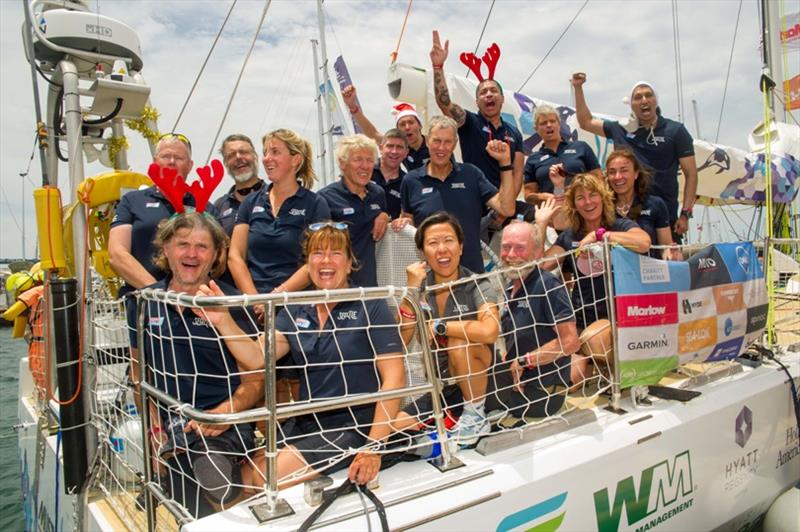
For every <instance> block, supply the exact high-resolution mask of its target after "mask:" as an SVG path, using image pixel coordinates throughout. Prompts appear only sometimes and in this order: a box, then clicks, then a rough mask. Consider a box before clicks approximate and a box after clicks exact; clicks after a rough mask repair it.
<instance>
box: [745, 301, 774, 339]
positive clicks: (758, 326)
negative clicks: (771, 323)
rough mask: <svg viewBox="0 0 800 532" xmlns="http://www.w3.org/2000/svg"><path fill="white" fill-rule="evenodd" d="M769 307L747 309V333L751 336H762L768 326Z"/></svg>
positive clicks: (760, 306) (765, 305) (759, 306)
mask: <svg viewBox="0 0 800 532" xmlns="http://www.w3.org/2000/svg"><path fill="white" fill-rule="evenodd" d="M768 309H769V305H767V304H764V305H757V306H755V307H747V325H746V327H745V333H746V334H748V335H750V334H754V333H757V334H758V335H761V333H762V332H763V331H764V327H766V326H767V310H768Z"/></svg>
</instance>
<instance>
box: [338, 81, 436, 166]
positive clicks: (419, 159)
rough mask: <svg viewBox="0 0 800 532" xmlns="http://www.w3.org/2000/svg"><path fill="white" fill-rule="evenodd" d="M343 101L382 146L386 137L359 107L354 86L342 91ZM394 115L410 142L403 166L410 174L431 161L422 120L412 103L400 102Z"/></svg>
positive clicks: (396, 123) (364, 129)
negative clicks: (423, 132)
mask: <svg viewBox="0 0 800 532" xmlns="http://www.w3.org/2000/svg"><path fill="white" fill-rule="evenodd" d="M342 99H343V100H344V103H345V104H346V105H347V108H348V110H349V111H350V114H351V115H352V116H353V120H355V121H356V124H358V127H360V128H361V131H363V132H364V134H365V135H366V136H368V137H369V138H371V139H372V140H374V141H375V142H377V143H378V145H381V146H382V145H383V137H384V136H383V135H381V133H380V132H379V131H378V129H377V128H376V127H375V126H374V125H373V123H372V122H370V120H369V119H368V118H367V117H366V115H365V114H364V110H363V109H361V106H359V105H358V102H357V96H356V88H355V87H354V86H353V85H348V86H347V87H345V88H344V89H342ZM392 114H393V115H394V120H395V127H396V128H397V129H399V130H400V131H402V132H403V135H405V136H406V140H407V141H408V153H407V154H406V155H405V158H404V159H403V166H405V167H406V172H410V171H411V170H414V169H416V168H419V167H420V166H423V165H424V164H425V163H427V162H428V159H430V154H429V153H428V144H427V143H426V142H425V136H424V135H423V134H422V120H420V118H419V114H417V110H416V108H415V107H414V106H413V105H411V104H410V103H403V102H400V103H398V104H396V105H395V106H393V107H392Z"/></svg>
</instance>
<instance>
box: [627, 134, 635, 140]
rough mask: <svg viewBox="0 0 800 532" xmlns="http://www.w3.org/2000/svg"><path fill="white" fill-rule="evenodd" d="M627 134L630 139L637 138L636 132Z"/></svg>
mask: <svg viewBox="0 0 800 532" xmlns="http://www.w3.org/2000/svg"><path fill="white" fill-rule="evenodd" d="M625 136H626V137H628V138H629V139H635V138H636V133H628V134H627V135H625Z"/></svg>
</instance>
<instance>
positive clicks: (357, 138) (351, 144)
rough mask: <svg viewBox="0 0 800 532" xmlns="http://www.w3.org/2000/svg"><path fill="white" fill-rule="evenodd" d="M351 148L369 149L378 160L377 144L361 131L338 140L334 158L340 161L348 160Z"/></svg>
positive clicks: (345, 161)
mask: <svg viewBox="0 0 800 532" xmlns="http://www.w3.org/2000/svg"><path fill="white" fill-rule="evenodd" d="M353 150H369V151H371V152H372V156H373V157H374V158H375V160H376V161H377V160H378V145H377V144H376V143H375V141H374V140H372V139H371V138H369V137H368V136H366V135H362V134H361V133H356V134H355V135H350V136H347V137H345V138H343V139H342V140H340V141H339V145H338V146H336V160H337V161H339V162H342V163H347V162H348V161H350V153H352V152H353Z"/></svg>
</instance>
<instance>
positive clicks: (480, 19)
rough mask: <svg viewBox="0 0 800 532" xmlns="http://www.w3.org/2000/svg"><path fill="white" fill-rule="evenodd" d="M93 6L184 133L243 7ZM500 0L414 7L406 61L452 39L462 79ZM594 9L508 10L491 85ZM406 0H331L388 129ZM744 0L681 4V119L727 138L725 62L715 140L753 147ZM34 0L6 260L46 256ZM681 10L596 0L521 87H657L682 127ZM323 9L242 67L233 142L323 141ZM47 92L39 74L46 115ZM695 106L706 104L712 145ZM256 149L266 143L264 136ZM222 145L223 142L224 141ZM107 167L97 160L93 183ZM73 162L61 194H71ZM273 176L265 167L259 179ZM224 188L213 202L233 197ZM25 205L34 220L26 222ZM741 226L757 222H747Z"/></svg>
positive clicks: (506, 2) (7, 42)
mask: <svg viewBox="0 0 800 532" xmlns="http://www.w3.org/2000/svg"><path fill="white" fill-rule="evenodd" d="M89 5H90V7H91V9H92V10H93V11H99V12H100V13H101V14H103V15H105V16H109V17H111V18H115V19H117V20H119V21H122V22H124V23H126V24H128V25H129V26H131V27H132V28H133V29H134V30H135V31H136V32H137V33H138V35H139V39H140V42H141V47H142V53H143V58H144V67H143V69H142V75H143V76H144V79H145V80H146V81H147V83H148V84H149V85H150V87H151V91H152V92H151V100H152V103H153V104H154V105H155V107H156V108H157V109H158V110H159V112H160V113H161V118H160V120H159V129H160V130H161V131H170V130H172V129H173V125H174V124H175V121H176V118H177V117H178V114H179V111H180V109H181V107H182V106H183V105H184V102H185V101H186V100H187V97H188V96H189V92H190V89H191V87H192V84H193V83H194V82H195V78H196V76H197V74H198V72H199V70H200V68H201V66H202V64H203V61H204V60H205V59H206V55H207V53H208V51H209V49H210V48H211V45H212V42H213V41H214V38H215V36H216V35H217V32H218V31H219V28H220V26H221V24H222V21H223V19H224V17H225V15H226V13H227V12H228V9H229V8H230V6H231V2H230V1H218V0H202V1H193V0H172V1H170V0H138V1H123V0H90V1H89ZM491 5H492V3H491V2H490V1H478V0H458V1H436V2H434V1H432V0H416V1H415V2H413V6H412V9H411V13H410V16H409V18H408V23H407V26H406V29H405V33H404V36H403V39H402V42H401V44H400V48H399V53H398V61H399V62H402V63H408V64H412V65H418V66H425V67H427V66H428V65H429V64H430V59H429V56H428V53H429V51H430V47H431V31H432V30H434V29H437V30H439V32H440V34H441V36H442V38H443V39H449V41H450V58H449V60H448V61H447V64H446V65H445V69H446V70H447V71H448V72H456V73H457V72H459V71H463V72H466V67H464V66H463V65H462V64H461V63H460V62H459V61H458V58H457V56H458V54H459V53H460V52H462V51H472V50H474V48H475V46H476V45H477V43H478V39H479V37H480V35H481V30H482V28H483V26H484V22H486V18H487V14H488V13H489V9H490V6H491ZM582 5H583V2H582V1H577V0H568V1H559V0H549V1H546V2H545V1H532V0H522V1H517V0H497V1H496V2H495V3H494V7H493V8H492V12H491V16H490V17H489V20H488V24H487V25H486V29H485V33H484V35H483V38H482V40H481V45H480V50H479V55H481V53H482V51H483V50H484V49H485V48H486V47H487V46H488V45H489V44H491V43H492V42H497V43H498V44H499V45H500V47H501V49H502V58H501V60H500V63H499V65H498V67H497V71H496V74H495V78H496V79H498V80H500V81H501V83H502V84H503V86H504V87H506V90H509V89H511V90H519V89H520V87H521V86H522V85H523V83H524V82H525V80H526V79H527V78H528V76H529V75H530V74H531V72H532V71H533V70H534V67H535V66H536V65H537V64H539V62H540V61H541V60H542V58H543V57H544V56H545V54H546V53H547V51H548V50H549V49H550V48H551V47H552V46H553V44H554V43H555V42H556V40H557V39H558V37H559V35H560V34H561V33H562V32H563V31H564V28H565V27H566V26H567V24H569V22H570V20H572V18H573V17H574V16H575V14H576V13H577V12H578V10H579V9H580V8H581V6H582ZM263 6H264V2H262V1H261V0H239V1H238V2H237V3H236V5H235V7H234V9H233V11H232V12H231V17H230V20H229V21H228V24H227V26H226V28H225V31H224V32H223V33H222V36H221V37H220V40H219V42H218V44H217V46H216V49H215V50H214V53H213V54H212V55H211V57H210V59H209V61H208V64H207V66H206V69H205V73H204V75H203V76H202V77H201V79H200V80H199V82H198V84H197V87H196V89H195V91H194V93H193V95H192V96H191V98H189V100H188V105H187V107H186V111H185V112H184V115H183V117H182V118H181V120H180V122H179V123H178V125H177V127H176V128H175V130H176V131H178V132H181V133H184V134H185V135H187V136H188V137H189V138H190V139H191V140H192V144H193V147H194V154H193V155H194V160H195V163H196V164H204V163H205V161H206V159H207V155H208V154H209V151H210V150H212V149H214V152H215V154H216V149H217V148H218V146H214V145H213V144H214V135H215V134H216V131H217V128H218V127H219V125H220V121H221V120H222V117H223V114H224V111H225V107H226V105H227V103H228V100H229V97H230V95H231V92H232V90H233V87H234V84H235V82H236V78H237V76H238V74H239V71H240V69H241V67H242V62H243V61H244V57H245V54H246V51H247V49H248V47H249V45H250V42H251V40H252V38H253V33H254V31H255V29H256V27H257V24H258V20H259V18H260V16H261V12H262V9H263ZM407 6H408V4H407V2H406V1H384V2H376V1H355V0H327V1H326V2H325V3H324V12H325V18H326V22H327V31H326V36H327V48H328V56H329V58H330V60H331V63H332V62H333V60H334V59H335V58H336V56H338V55H340V54H341V55H343V56H344V58H345V61H346V62H347V65H348V68H349V70H350V74H351V75H352V77H353V80H354V83H355V84H356V86H357V88H358V93H359V98H360V101H361V105H362V107H363V109H364V111H365V113H366V115H367V116H368V117H369V118H370V119H371V120H372V121H373V123H375V125H376V126H377V127H378V129H379V130H385V129H388V128H389V127H391V126H392V125H393V124H392V116H391V114H390V107H391V105H392V103H393V102H392V100H391V99H390V97H389V94H388V90H387V88H386V78H387V69H388V66H389V64H390V62H391V58H390V54H391V52H392V51H393V50H394V49H395V46H396V45H397V41H398V36H399V34H400V29H401V26H402V23H403V19H404V17H405V14H406V8H407ZM738 9H739V1H737V0H732V1H728V0H711V1H703V0H691V1H689V0H685V1H684V0H679V1H678V2H677V16H678V31H679V34H680V40H679V43H680V58H681V61H680V66H681V71H682V80H683V83H682V88H683V98H684V110H683V114H682V116H681V118H682V120H683V121H684V122H685V123H686V126H687V127H688V129H689V131H690V132H691V133H692V134H693V135H694V136H695V137H698V136H699V137H702V138H705V139H707V140H710V141H714V140H715V136H716V130H717V127H718V118H719V114H720V106H721V104H722V95H723V90H724V87H725V77H726V72H727V68H728V61H729V58H731V57H732V59H731V72H730V81H729V84H728V88H727V95H726V101H725V108H724V109H725V112H724V116H723V120H722V124H721V126H720V133H719V143H721V144H725V145H729V146H734V147H738V148H742V149H746V147H747V135H748V133H749V132H750V130H751V129H752V128H753V127H754V126H755V125H756V124H758V122H759V121H760V118H761V97H760V93H759V91H758V79H759V76H760V70H761V65H760V55H759V30H758V16H757V6H756V2H755V0H743V1H742V7H741V20H740V24H739V30H738V32H737V34H736V40H735V46H734V47H733V54H732V56H731V49H732V44H733V38H734V27H735V23H736V18H737V10H738ZM23 20H24V14H23V10H22V0H0V169H1V170H2V171H0V257H6V258H11V257H21V256H22V255H23V251H22V237H21V232H22V230H21V228H22V226H23V220H24V227H25V229H26V240H25V251H24V255H25V256H26V257H31V256H33V255H34V253H35V249H36V245H37V242H36V240H35V221H34V217H33V204H32V194H31V190H32V188H33V187H34V186H37V187H38V186H40V184H41V169H40V167H39V158H38V154H36V157H35V158H34V160H33V162H32V163H31V164H30V171H29V173H28V175H27V178H23V177H21V176H20V174H21V173H24V172H25V171H26V169H27V168H28V165H29V159H30V156H31V153H32V147H33V141H34V132H35V113H34V106H33V92H32V90H31V86H32V85H31V79H30V71H29V66H28V64H27V63H26V61H25V57H24V53H23V47H22V40H21V37H20V27H21V25H22V21H23ZM672 20H673V11H672V2H670V1H661V0H629V1H625V2H618V1H613V0H590V2H589V3H588V4H587V6H586V7H585V9H583V11H582V12H581V14H580V15H579V16H578V18H577V19H576V20H575V22H574V23H573V24H572V26H571V27H570V29H569V31H568V32H567V33H566V34H565V35H564V37H563V38H562V39H561V40H560V42H558V44H557V45H556V46H555V47H554V48H553V50H552V51H551V52H550V55H549V56H548V57H547V59H546V60H545V61H544V62H543V63H542V65H541V66H540V67H539V69H538V70H537V71H536V72H535V74H534V75H533V77H532V78H531V79H530V81H528V82H527V84H526V85H525V86H524V89H522V90H521V92H523V93H525V94H527V95H529V96H532V97H537V98H541V99H545V100H549V101H553V102H559V103H564V104H571V101H570V99H571V96H570V87H569V82H568V80H569V77H570V75H571V73H572V72H575V71H583V72H587V74H588V82H587V84H586V86H585V89H586V94H587V100H588V102H589V105H590V107H591V109H592V110H593V111H595V112H600V113H606V114H612V115H624V114H627V107H626V105H625V104H624V103H623V101H622V98H623V97H624V96H625V95H627V94H628V93H629V91H630V88H631V85H632V84H633V83H634V82H635V81H637V80H647V81H649V82H651V83H652V84H653V85H654V86H655V87H656V89H657V91H658V96H659V104H660V106H661V109H662V111H663V113H664V114H665V116H667V117H670V118H674V119H677V118H678V117H679V113H680V111H679V109H678V97H677V94H678V93H677V85H676V65H675V56H674V39H673V24H672ZM317 35H318V30H317V15H316V4H315V2H313V1H309V0H296V1H289V0H275V1H273V2H272V5H271V7H270V8H269V10H268V12H267V15H266V20H265V23H264V25H263V28H262V30H261V32H260V34H259V38H258V41H257V43H256V46H255V48H254V50H253V53H252V56H251V58H250V61H249V63H248V65H247V68H246V69H245V71H244V73H243V77H242V80H241V83H240V87H239V90H238V93H237V95H236V98H235V99H234V100H233V103H232V105H231V108H230V112H229V114H228V117H227V119H226V120H225V122H224V123H223V127H222V135H221V137H220V139H221V138H223V137H224V136H225V135H227V134H229V133H234V132H237V133H245V134H247V135H249V136H250V137H251V138H253V139H254V140H256V139H260V138H261V136H262V135H263V134H264V133H266V132H267V131H271V130H273V129H276V128H279V127H287V128H290V129H294V130H295V131H297V132H298V133H300V134H301V135H303V136H305V137H306V138H308V139H309V140H311V141H312V143H314V144H315V146H316V144H317V138H318V133H317V115H316V104H315V103H314V69H313V56H312V46H311V42H310V41H311V39H313V38H317ZM45 85H46V84H45V83H44V82H42V81H41V79H40V80H39V90H40V93H41V94H42V95H43V96H42V103H43V106H44V105H46V103H45V102H46V97H45ZM692 100H696V102H697V108H698V114H697V120H698V121H699V125H700V135H698V133H697V130H696V126H695V115H694V113H693V111H692V103H691V102H692ZM128 139H129V141H130V143H131V145H132V150H131V152H130V154H129V159H128V161H129V164H130V165H131V168H132V170H135V171H138V172H142V173H146V171H147V165H148V164H149V162H150V154H149V151H148V149H147V145H146V143H145V141H144V140H143V139H142V138H141V136H139V135H138V134H137V133H135V132H128ZM256 142H257V140H256ZM217 144H218V142H217ZM104 171H105V169H104V168H103V167H101V166H99V165H97V164H92V165H87V166H86V175H87V176H91V175H95V174H98V173H101V172H104ZM66 172H67V170H66V166H65V165H62V168H61V176H60V181H59V184H60V186H61V188H62V195H63V197H64V198H65V201H66V198H67V197H68V191H67V184H68V182H67V174H66ZM261 172H262V175H263V169H261ZM230 184H231V182H230V181H229V180H228V179H227V178H226V180H225V181H223V184H222V185H220V187H219V189H218V191H217V194H215V196H216V195H219V194H220V193H221V191H222V190H223V189H225V190H227V188H228V186H230ZM23 210H24V216H23ZM732 223H734V224H741V225H742V227H745V226H746V224H749V223H750V221H749V217H747V216H742V218H741V219H740V220H738V221H737V220H736V217H735V216H734V217H733V219H732Z"/></svg>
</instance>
